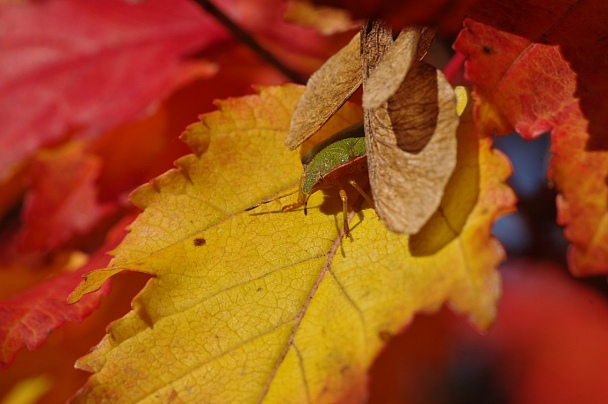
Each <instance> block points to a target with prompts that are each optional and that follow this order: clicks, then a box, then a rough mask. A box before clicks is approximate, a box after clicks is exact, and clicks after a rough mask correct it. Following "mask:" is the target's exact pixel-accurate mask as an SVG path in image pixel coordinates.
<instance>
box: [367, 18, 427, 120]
mask: <svg viewBox="0 0 608 404" xmlns="http://www.w3.org/2000/svg"><path fill="white" fill-rule="evenodd" d="M419 41H420V28H416V27H408V28H406V29H404V30H403V31H401V33H400V34H399V36H398V37H397V39H396V40H395V42H394V43H393V44H392V45H391V46H390V47H389V48H388V49H387V50H386V54H385V55H384V56H383V57H382V60H380V61H379V62H378V64H377V66H376V67H375V69H374V70H373V71H372V72H370V75H369V77H368V78H367V80H366V82H365V92H364V93H363V108H365V109H367V108H378V107H379V106H380V105H381V104H382V103H383V102H385V101H386V100H388V98H389V97H390V96H391V95H393V94H395V91H397V89H398V88H399V86H400V85H401V83H402V82H403V79H404V78H405V75H406V74H407V72H408V71H409V70H410V67H411V66H412V63H413V62H414V60H415V58H416V53H417V49H418V42H419Z"/></svg>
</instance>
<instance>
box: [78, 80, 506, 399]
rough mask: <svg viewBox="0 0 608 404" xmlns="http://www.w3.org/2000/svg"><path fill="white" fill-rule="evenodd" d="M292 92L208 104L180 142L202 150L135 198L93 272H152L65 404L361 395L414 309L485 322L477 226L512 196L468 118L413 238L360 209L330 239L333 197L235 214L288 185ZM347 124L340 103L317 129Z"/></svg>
mask: <svg viewBox="0 0 608 404" xmlns="http://www.w3.org/2000/svg"><path fill="white" fill-rule="evenodd" d="M301 94H302V88H300V87H296V86H291V85H285V86H281V87H273V88H263V89H261V90H260V94H259V95H257V96H249V97H244V98H238V99H232V100H229V101H224V102H222V103H220V104H219V106H220V111H218V112H215V113H211V114H207V115H205V116H203V118H202V124H197V125H194V126H191V127H190V128H189V129H188V131H187V133H186V134H185V136H184V138H185V139H187V142H188V143H189V145H191V147H193V148H194V149H196V150H198V151H199V152H201V153H202V154H201V155H200V156H199V157H197V156H195V155H191V156H187V157H184V158H182V159H181V160H179V162H178V168H177V169H175V170H171V171H169V172H167V173H166V174H164V175H163V176H161V177H159V178H158V179H157V180H155V181H154V182H153V183H152V184H149V185H146V186H143V187H141V188H140V189H139V190H138V191H136V192H135V194H134V195H133V198H132V199H133V201H134V202H135V203H136V204H137V205H138V206H139V207H141V208H142V209H143V212H142V214H141V215H140V217H139V218H138V219H137V220H136V221H135V222H134V223H133V225H132V226H131V232H130V234H129V235H128V236H127V238H125V241H124V242H123V244H122V245H121V246H119V247H118V248H117V249H116V251H115V252H114V253H115V258H114V259H113V261H112V263H111V265H110V267H109V268H108V269H107V270H109V271H116V270H120V269H131V270H137V271H142V272H147V273H150V274H152V275H154V276H155V277H154V278H152V279H151V280H150V282H149V283H148V285H147V286H146V288H145V289H144V290H143V291H142V292H141V293H140V295H139V296H138V297H137V298H136V299H135V300H134V302H133V308H134V310H133V311H132V312H130V313H129V314H128V315H127V316H125V317H124V318H122V319H120V320H118V321H116V322H115V323H113V324H112V325H111V327H110V328H109V333H108V335H107V336H106V337H105V338H104V339H103V340H102V342H101V343H100V344H99V345H98V346H97V347H96V349H95V350H94V351H92V352H91V353H90V354H88V355H87V356H85V357H84V358H82V359H81V360H80V361H79V362H78V366H79V367H80V368H82V369H86V370H89V371H92V372H94V373H95V374H94V375H93V376H92V377H91V378H90V380H89V381H88V382H87V384H86V385H85V386H84V388H83V389H82V390H81V392H80V395H79V397H77V399H76V401H77V402H78V401H90V402H99V401H102V400H104V399H105V400H107V401H116V400H118V399H122V400H125V401H147V402H170V401H180V402H200V403H204V402H213V403H250V402H268V403H284V402H315V403H319V402H321V403H322V402H332V403H333V402H336V401H339V400H341V399H342V400H350V401H352V400H355V401H360V400H361V399H362V397H363V395H364V394H365V393H364V387H363V386H365V379H366V374H367V368H368V367H369V366H370V364H371V363H372V361H373V359H374V357H375V356H376V355H377V354H378V352H379V350H380V349H381V348H382V346H383V345H384V344H385V342H386V340H387V338H388V337H390V335H393V334H395V333H397V332H399V331H400V330H401V329H402V328H403V327H404V326H405V325H406V324H407V323H408V322H409V321H411V318H412V316H413V315H414V314H415V313H416V312H418V311H421V310H434V309H437V308H438V307H440V306H441V305H442V304H444V303H446V302H449V303H450V304H451V306H452V307H453V308H454V309H455V310H457V311H459V312H463V313H466V314H468V315H469V316H470V318H471V319H472V320H473V321H474V322H475V323H476V324H477V325H478V326H480V327H487V326H488V325H489V324H490V323H491V322H492V320H493V318H494V314H495V304H496V300H497V299H498V296H499V294H500V278H499V275H498V272H497V271H496V268H495V267H496V265H497V263H498V262H499V261H500V260H501V259H502V256H503V252H502V248H501V247H500V245H499V244H498V243H497V242H496V241H494V240H493V239H492V238H490V226H491V224H492V222H493V221H494V220H495V219H496V217H497V216H498V215H499V214H501V213H504V212H505V211H507V210H510V209H511V208H512V204H513V197H512V194H511V192H510V190H509V189H508V188H507V187H506V186H505V185H504V184H503V181H504V179H505V178H506V176H507V175H508V174H509V170H510V169H509V166H508V163H507V162H506V161H505V160H504V158H503V157H502V156H500V155H497V154H495V153H493V152H492V150H491V149H490V147H491V143H490V139H489V138H484V139H482V140H480V141H478V139H477V136H476V134H475V133H474V132H473V130H472V128H473V125H472V121H471V118H470V109H469V110H467V111H466V112H465V113H464V114H463V121H462V122H463V123H462V124H461V127H460V129H459V132H458V143H459V146H458V163H457V166H456V169H455V171H454V175H453V176H452V179H451V180H450V182H449V183H448V185H447V188H446V191H445V196H444V200H443V201H442V203H441V207H440V209H439V211H438V212H437V213H436V214H435V215H434V216H433V217H432V218H431V219H430V221H429V223H428V224H427V225H426V226H425V227H424V228H423V229H422V230H421V232H420V233H419V234H417V235H416V236H413V237H408V236H406V235H399V234H395V233H391V232H389V231H387V230H386V228H385V227H384V226H383V225H382V223H381V222H380V220H379V219H378V218H377V216H376V215H375V213H374V211H373V210H372V209H371V208H369V207H368V206H367V205H363V207H364V209H363V210H360V211H358V212H353V213H351V215H350V216H351V222H350V227H351V232H352V239H341V238H340V230H341V220H340V219H341V203H340V200H339V198H338V197H337V195H334V194H335V192H333V193H332V190H329V191H328V195H326V196H324V194H323V193H322V192H318V193H316V194H314V195H313V196H312V197H311V198H310V202H309V211H308V215H307V216H305V215H304V214H303V212H302V210H295V211H290V212H281V211H280V207H281V204H280V203H279V202H278V201H275V202H272V203H270V204H267V205H263V206H261V207H259V208H258V209H256V210H253V211H244V209H246V208H247V207H249V206H251V205H253V204H255V203H258V202H260V201H262V200H265V199H268V198H269V197H271V196H272V195H273V194H278V193H283V192H285V191H287V190H290V189H295V187H296V186H297V183H298V179H299V176H300V173H301V170H302V167H301V164H300V155H301V154H300V153H298V152H289V151H288V150H287V149H286V148H285V146H284V144H283V140H284V139H285V136H286V134H287V130H288V127H289V120H290V115H291V113H292V112H293V110H294V108H295V105H296V102H297V100H298V98H299V97H300V95H301ZM360 119H361V112H360V110H359V109H358V108H355V107H353V106H352V105H349V104H347V105H346V106H345V107H344V108H342V109H341V110H340V111H339V112H338V113H337V114H336V115H335V116H334V117H333V118H332V119H331V120H330V121H329V122H328V124H327V125H326V126H327V128H324V129H323V130H327V132H329V131H331V132H333V131H337V130H338V129H341V128H343V127H346V126H349V124H350V123H354V122H356V121H358V120H360ZM326 134H327V133H326ZM201 139H202V140H201ZM356 198H357V197H356V195H355V194H353V195H352V199H349V200H356ZM286 199H287V198H286ZM282 202H283V201H282ZM285 202H286V203H289V202H291V200H287V201H285ZM355 206H356V205H355ZM89 279H92V278H89ZM87 282H88V280H87ZM85 287H86V283H85Z"/></svg>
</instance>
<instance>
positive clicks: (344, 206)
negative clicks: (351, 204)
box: [340, 188, 350, 237]
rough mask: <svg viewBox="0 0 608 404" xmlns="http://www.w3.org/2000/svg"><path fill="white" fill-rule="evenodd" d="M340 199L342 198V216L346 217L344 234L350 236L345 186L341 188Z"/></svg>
mask: <svg viewBox="0 0 608 404" xmlns="http://www.w3.org/2000/svg"><path fill="white" fill-rule="evenodd" d="M340 199H342V217H343V218H344V234H346V237H350V229H349V228H348V209H347V200H348V197H347V196H346V191H345V190H344V188H340Z"/></svg>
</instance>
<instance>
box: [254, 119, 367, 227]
mask: <svg viewBox="0 0 608 404" xmlns="http://www.w3.org/2000/svg"><path fill="white" fill-rule="evenodd" d="M366 153H367V150H366V148H365V133H364V131H363V122H359V123H357V124H355V125H353V126H350V127H348V128H346V129H344V130H342V131H340V132H338V133H336V134H335V135H333V136H331V137H329V138H328V139H326V140H324V141H322V142H320V143H319V144H317V145H315V146H314V147H313V148H312V149H311V150H310V151H309V152H308V153H306V154H305V155H304V157H302V166H303V168H304V172H303V173H302V176H301V177H300V185H299V187H298V191H296V192H298V200H297V201H296V202H295V203H292V204H290V205H286V206H283V209H282V210H284V211H285V210H290V209H295V208H299V207H300V206H304V214H307V210H306V205H307V204H308V198H310V196H311V195H312V194H314V193H315V192H317V191H319V190H321V189H325V188H331V187H334V186H337V187H339V189H340V199H341V200H342V214H343V218H344V233H345V234H346V235H347V236H350V229H349V227H348V220H347V214H348V209H347V199H348V198H347V195H346V191H345V190H344V185H345V184H346V183H348V184H350V185H351V186H352V187H353V188H355V189H356V190H357V191H359V193H360V194H361V195H362V196H363V197H364V198H365V200H366V201H367V202H368V203H369V204H370V206H372V207H373V206H374V204H373V202H372V200H371V198H370V197H369V196H368V195H367V194H366V193H365V191H363V189H362V188H361V187H360V186H359V185H358V184H357V183H356V182H355V180H354V179H353V178H352V176H354V175H355V174H358V173H366V172H367V155H366ZM292 194H293V192H292V193H291V194H286V195H280V196H278V197H276V198H273V199H269V200H266V201H263V202H260V203H258V204H257V205H254V206H252V207H250V208H247V209H246V210H251V209H254V208H256V207H258V206H260V205H261V204H264V203H268V202H272V201H275V200H277V199H281V198H283V197H285V196H289V195H292Z"/></svg>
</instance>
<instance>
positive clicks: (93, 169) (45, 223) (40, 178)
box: [20, 143, 115, 251]
mask: <svg viewBox="0 0 608 404" xmlns="http://www.w3.org/2000/svg"><path fill="white" fill-rule="evenodd" d="M100 165H101V161H100V160H99V158H97V157H95V156H92V155H90V154H89V155H87V154H85V152H84V149H83V145H82V144H80V143H68V144H67V145H65V146H63V147H62V148H59V149H54V150H50V151H46V152H43V153H40V155H39V157H38V159H37V160H36V161H35V162H34V164H33V166H32V168H31V171H30V177H31V181H32V185H31V187H30V191H29V193H28V194H27V196H26V198H25V202H24V206H23V212H22V221H23V226H22V228H21V231H20V244H21V250H22V251H40V250H46V249H53V248H56V247H58V246H60V245H62V244H63V243H64V242H66V241H67V240H69V239H70V238H72V237H73V236H74V235H78V234H81V235H82V234H86V233H88V232H89V231H90V230H91V229H92V228H93V227H94V226H95V225H96V224H97V222H98V221H99V220H100V219H101V218H103V217H104V216H106V215H108V214H109V213H110V212H112V211H113V210H114V209H115V206H114V205H112V204H104V205H101V204H99V203H98V202H97V189H96V185H95V181H96V180H97V176H98V174H99V170H100Z"/></svg>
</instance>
